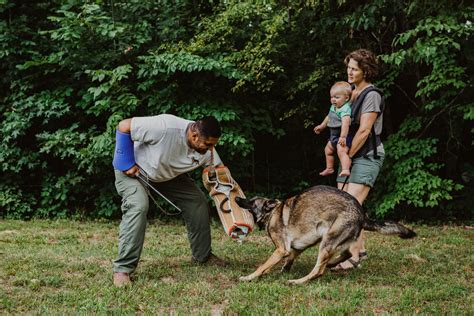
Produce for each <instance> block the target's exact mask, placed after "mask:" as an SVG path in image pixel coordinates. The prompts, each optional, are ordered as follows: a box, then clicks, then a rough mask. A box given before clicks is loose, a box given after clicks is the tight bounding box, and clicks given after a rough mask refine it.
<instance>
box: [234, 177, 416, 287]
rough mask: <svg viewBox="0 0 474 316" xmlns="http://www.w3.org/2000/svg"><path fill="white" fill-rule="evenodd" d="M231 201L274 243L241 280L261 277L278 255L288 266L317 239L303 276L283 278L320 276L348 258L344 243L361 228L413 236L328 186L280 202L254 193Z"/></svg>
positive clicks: (358, 232)
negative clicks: (308, 269) (310, 264)
mask: <svg viewBox="0 0 474 316" xmlns="http://www.w3.org/2000/svg"><path fill="white" fill-rule="evenodd" d="M236 202H237V203H238V204H239V205H240V207H242V208H246V209H248V210H250V211H251V212H252V214H253V215H254V217H255V221H256V223H257V224H258V225H259V226H260V227H262V226H265V227H266V229H267V232H268V234H269V236H270V238H271V239H272V241H273V243H274V244H275V247H276V249H275V251H274V252H273V254H272V255H271V256H270V258H268V260H267V261H266V262H265V263H264V264H262V265H261V266H260V267H258V269H257V270H256V271H255V272H253V273H252V274H250V275H248V276H245V277H241V278H240V280H242V281H251V280H253V279H255V278H258V277H260V276H261V275H262V274H264V273H267V272H268V271H269V270H270V269H271V268H272V267H273V266H274V265H276V264H278V263H279V262H280V261H282V260H283V259H284V264H283V268H282V271H285V272H286V271H289V270H290V268H291V265H292V264H293V262H294V260H295V259H296V258H297V257H298V255H300V254H301V253H302V252H303V251H304V250H305V249H306V248H308V247H311V246H314V245H315V244H317V243H319V253H318V259H317V262H316V265H315V267H314V268H313V270H312V271H311V272H310V273H309V274H308V275H306V276H305V277H302V278H300V279H296V280H290V281H288V282H289V283H290V284H302V283H305V282H308V281H309V280H312V279H314V278H317V277H319V276H321V275H322V274H323V273H324V270H325V268H326V267H333V266H335V265H337V264H338V263H340V262H342V261H345V260H347V259H348V258H350V257H351V254H350V252H349V248H350V246H351V244H352V243H354V242H355V241H356V240H357V239H358V237H359V235H360V232H361V230H362V229H366V230H371V231H379V232H381V233H383V234H389V235H399V236H400V237H401V238H412V237H414V236H416V234H415V232H413V231H412V230H409V229H408V228H406V227H404V226H403V225H401V224H398V223H395V222H374V221H372V220H370V219H368V218H367V216H366V215H365V213H364V212H363V210H362V207H361V205H360V204H359V202H357V200H356V199H355V198H353V197H352V196H351V195H349V194H348V193H346V192H343V191H341V190H338V189H336V188H333V187H329V186H316V187H312V188H310V189H308V190H306V191H305V192H302V193H301V194H299V195H296V196H294V197H291V198H289V199H287V200H285V201H279V200H272V199H266V198H259V197H256V198H252V199H250V200H247V199H242V198H236Z"/></svg>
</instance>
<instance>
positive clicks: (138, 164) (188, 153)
mask: <svg viewBox="0 0 474 316" xmlns="http://www.w3.org/2000/svg"><path fill="white" fill-rule="evenodd" d="M220 136H221V129H220V125H219V122H218V121H217V120H216V119H215V118H214V117H212V116H209V117H204V118H202V119H200V120H197V121H195V122H193V121H189V120H185V119H182V118H179V117H176V116H173V115H169V114H161V115H157V116H150V117H134V118H131V119H125V120H123V121H121V122H120V123H119V125H118V128H117V135H116V146H115V153H114V161H113V165H114V168H115V187H116V189H117V192H118V194H119V195H120V196H121V197H122V214H123V215H122V221H121V223H120V233H119V251H118V258H117V259H116V260H115V261H114V262H113V271H114V278H113V279H114V285H115V286H119V287H120V286H124V285H128V284H130V283H131V281H130V274H131V273H132V272H133V271H135V269H136V267H137V265H138V261H139V259H140V254H141V251H142V248H143V242H144V237H145V227H146V222H147V219H146V216H147V212H148V207H149V200H148V196H147V188H146V187H144V184H143V182H140V180H139V179H138V178H140V179H147V182H148V183H149V184H150V185H152V186H153V187H155V188H156V189H158V190H159V192H160V193H162V194H163V195H164V196H166V197H167V198H168V199H169V200H171V201H172V202H173V203H175V204H176V205H177V206H178V207H179V208H180V209H181V211H182V214H183V218H184V221H185V223H186V228H187V231H188V239H189V243H190V245H191V251H192V262H194V263H198V264H199V263H212V264H216V265H219V266H225V265H227V262H225V261H224V260H222V259H220V258H218V257H216V256H215V255H214V254H212V252H211V233H210V225H209V206H208V203H207V199H206V196H205V195H204V193H203V192H202V191H201V190H200V189H199V188H198V187H197V186H196V184H195V183H194V182H193V181H192V179H191V178H190V177H189V176H188V174H187V173H188V172H189V171H192V170H194V169H196V168H198V167H201V166H202V167H206V166H209V165H211V164H214V165H215V166H216V165H220V164H222V162H221V160H220V158H219V155H218V154H217V152H216V150H215V149H214V146H215V145H216V144H217V142H218V140H219V137H220ZM137 176H139V177H137Z"/></svg>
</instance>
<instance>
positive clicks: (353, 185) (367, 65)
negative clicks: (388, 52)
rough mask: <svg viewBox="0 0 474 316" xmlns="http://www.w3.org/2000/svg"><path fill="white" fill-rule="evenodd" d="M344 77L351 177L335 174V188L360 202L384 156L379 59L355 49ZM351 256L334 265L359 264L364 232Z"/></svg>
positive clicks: (363, 244) (349, 56) (361, 258)
mask: <svg viewBox="0 0 474 316" xmlns="http://www.w3.org/2000/svg"><path fill="white" fill-rule="evenodd" d="M344 62H345V64H346V66H347V79H348V80H347V81H348V82H349V83H350V84H352V85H353V87H354V90H353V92H352V98H351V103H352V114H353V123H352V124H351V128H352V130H351V131H350V132H349V133H352V135H353V140H352V146H351V148H350V150H349V157H351V159H352V167H351V174H350V177H348V178H346V177H338V178H337V182H338V188H339V189H343V190H344V191H346V192H348V193H349V194H351V195H352V196H354V197H355V198H356V199H357V200H358V201H359V203H360V204H363V203H364V201H365V199H366V198H367V195H368V194H369V192H370V189H371V188H372V187H373V185H374V183H375V180H376V178H377V176H378V174H379V172H380V169H381V167H382V164H383V160H384V150H383V144H382V142H381V141H380V134H381V132H382V121H383V107H384V101H383V96H382V94H381V91H380V90H378V89H376V88H375V87H374V85H373V84H372V80H373V79H374V77H375V76H376V75H377V74H378V68H379V67H378V63H377V59H376V56H375V54H374V53H372V52H371V51H369V50H366V49H358V50H356V51H353V52H352V53H350V54H349V55H347V56H346V58H345V60H344ZM351 253H352V257H351V258H350V259H348V260H347V261H344V262H342V263H340V264H339V265H338V266H336V267H335V268H334V269H336V270H347V269H351V268H354V267H358V266H359V265H360V262H361V260H363V259H365V258H367V252H366V251H365V243H364V235H363V233H361V236H360V237H359V239H358V242H357V243H355V244H354V247H353V249H351Z"/></svg>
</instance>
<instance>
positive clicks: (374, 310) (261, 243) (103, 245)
mask: <svg viewBox="0 0 474 316" xmlns="http://www.w3.org/2000/svg"><path fill="white" fill-rule="evenodd" d="M117 229H118V223H117V222H75V221H30V222H21V221H0V256H1V257H0V258H1V259H0V314H18V313H26V314H78V313H79V314H94V313H100V314H103V313H119V314H120V313H127V314H135V313H139V314H141V313H144V314H163V313H164V314H170V313H173V314H189V313H192V314H196V313H198V314H221V313H223V314H301V315H303V314H344V313H350V314H384V313H390V314H392V313H395V314H416V313H424V314H453V313H454V314H473V313H474V306H473V285H472V280H473V279H474V278H473V276H474V275H473V263H474V256H473V251H472V245H473V240H474V231H473V230H467V229H464V228H463V227H447V226H446V227H439V226H435V227H430V226H415V227H414V229H415V230H416V231H417V233H418V235H419V236H418V237H417V238H415V239H414V240H401V239H398V238H395V237H387V236H381V235H378V234H374V233H367V237H368V243H367V248H368V251H369V259H368V260H366V261H364V263H363V266H362V268H361V269H356V270H353V271H351V272H343V273H334V272H327V273H326V274H325V275H324V276H323V277H321V278H320V279H317V280H314V281H313V282H311V283H309V284H307V285H303V286H288V285H286V284H285V281H286V280H288V279H290V278H298V277H301V276H304V275H305V274H307V273H308V272H309V271H310V270H311V269H312V268H313V266H314V263H315V257H316V254H317V249H316V248H312V249H309V250H307V251H306V252H305V253H303V254H302V255H301V257H300V258H299V260H298V261H296V262H295V265H294V266H293V270H292V271H291V272H290V273H289V274H280V273H279V269H278V268H279V267H278V268H275V270H273V271H271V272H270V273H269V274H267V275H265V276H264V277H262V278H261V279H260V280H258V281H256V282H252V283H241V282H239V281H238V277H239V276H242V275H246V274H249V273H250V272H252V271H253V270H254V269H255V268H256V266H257V265H259V264H261V263H262V262H264V261H265V260H266V258H267V257H268V256H269V255H270V254H271V253H272V251H273V245H272V243H271V241H270V240H269V238H268V237H267V236H266V233H265V232H262V231H259V232H255V233H253V234H252V235H251V236H250V237H249V238H248V239H247V240H246V241H245V242H244V243H243V244H242V245H240V244H238V243H236V242H233V241H232V240H230V239H229V238H228V237H227V236H226V235H225V234H224V233H223V231H222V228H221V226H219V224H218V223H214V224H213V249H214V252H215V253H216V254H218V255H219V256H223V257H226V258H227V259H229V260H231V261H232V264H231V266H230V267H229V268H226V269H224V268H217V267H207V266H193V265H191V264H190V262H189V261H190V260H189V259H190V253H189V249H188V243H187V238H186V232H185V228H184V226H183V225H182V224H181V223H180V222H179V221H175V222H169V223H163V222H160V221H154V222H152V223H151V224H150V225H149V227H148V230H147V236H146V244H145V247H144V252H143V256H142V261H141V262H140V265H139V268H138V270H137V271H136V273H135V274H134V275H133V279H134V285H133V286H132V287H130V288H126V289H116V288H114V287H112V286H111V280H112V272H111V261H112V260H113V259H114V258H115V255H116V247H117V245H116V239H117Z"/></svg>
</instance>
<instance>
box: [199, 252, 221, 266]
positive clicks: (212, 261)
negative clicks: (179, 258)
mask: <svg viewBox="0 0 474 316" xmlns="http://www.w3.org/2000/svg"><path fill="white" fill-rule="evenodd" d="M191 264H194V265H216V266H218V267H227V266H228V265H229V262H227V261H226V260H224V259H221V258H219V257H217V256H216V255H214V254H213V253H212V252H211V254H210V255H209V257H207V259H206V261H204V262H199V261H197V260H196V259H195V258H194V257H193V258H192V259H191Z"/></svg>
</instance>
